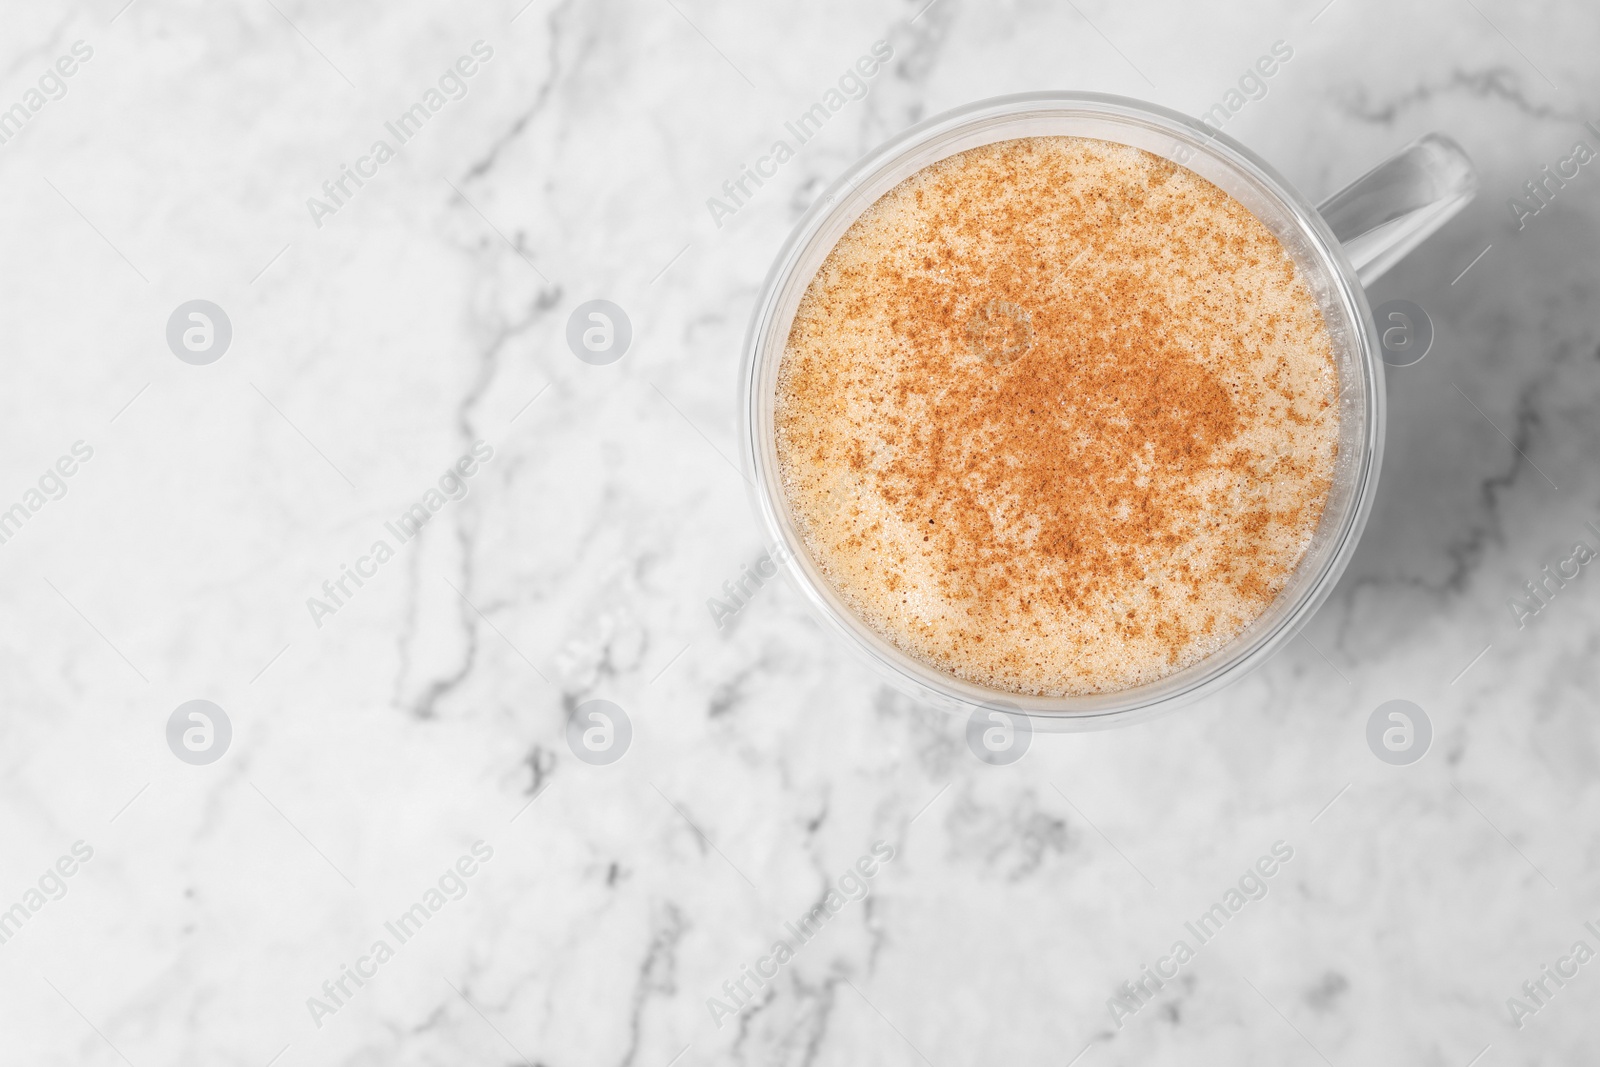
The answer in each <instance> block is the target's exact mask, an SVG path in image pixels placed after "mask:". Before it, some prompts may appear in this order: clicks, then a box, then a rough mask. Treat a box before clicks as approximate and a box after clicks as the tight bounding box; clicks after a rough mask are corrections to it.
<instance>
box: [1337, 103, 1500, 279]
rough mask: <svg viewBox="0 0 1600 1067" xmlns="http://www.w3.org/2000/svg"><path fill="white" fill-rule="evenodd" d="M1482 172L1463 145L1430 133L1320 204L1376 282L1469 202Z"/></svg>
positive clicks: (1354, 259)
mask: <svg viewBox="0 0 1600 1067" xmlns="http://www.w3.org/2000/svg"><path fill="white" fill-rule="evenodd" d="M1477 192H1478V174H1477V172H1476V171H1475V170H1473V169H1472V160H1471V159H1469V158H1467V153H1466V152H1465V151H1464V150H1463V149H1462V147H1461V146H1460V145H1458V144H1456V143H1455V142H1454V141H1452V140H1451V139H1450V138H1448V137H1446V136H1444V135H1443V134H1440V133H1428V134H1424V135H1423V136H1421V137H1418V138H1417V139H1416V140H1415V141H1412V142H1411V143H1410V144H1408V145H1406V146H1405V147H1404V148H1402V149H1401V150H1400V151H1399V153H1398V154H1396V155H1394V156H1391V157H1390V158H1388V159H1387V160H1385V161H1384V162H1382V163H1379V164H1378V165H1377V166H1376V167H1374V168H1372V169H1371V170H1369V171H1367V173H1365V174H1363V175H1362V176H1361V177H1359V178H1357V179H1356V180H1355V181H1353V182H1351V183H1350V184H1349V185H1347V186H1345V187H1344V188H1343V189H1341V190H1339V191H1338V192H1337V193H1334V194H1333V195H1332V196H1331V197H1329V198H1328V199H1327V200H1325V201H1323V202H1322V203H1321V204H1319V205H1318V206H1317V210H1318V211H1319V212H1320V213H1321V214H1322V217H1323V219H1324V220H1325V221H1326V222H1327V223H1328V227H1329V228H1330V229H1332V230H1333V235H1334V236H1335V237H1337V238H1338V239H1339V243H1340V244H1342V245H1343V246H1344V251H1345V254H1346V255H1347V256H1349V257H1350V262H1351V264H1352V265H1354V266H1355V268H1356V276H1357V277H1358V278H1360V279H1361V284H1362V285H1364V286H1365V285H1371V284H1372V283H1373V282H1374V281H1376V280H1377V279H1378V278H1379V276H1380V275H1382V274H1383V273H1384V272H1385V271H1387V270H1388V269H1389V268H1390V267H1392V266H1394V265H1395V264H1396V263H1398V262H1400V260H1401V258H1402V257H1403V256H1405V254H1406V253H1407V252H1410V251H1411V250H1412V249H1413V248H1415V247H1417V245H1419V244H1421V243H1422V242H1423V240H1424V239H1425V238H1427V236H1428V235H1429V234H1431V233H1433V231H1435V230H1437V229H1438V228H1439V227H1441V226H1443V225H1444V224H1445V223H1446V222H1448V221H1449V220H1450V218H1451V217H1452V216H1454V215H1455V213H1456V212H1458V211H1460V210H1461V209H1462V208H1464V207H1466V206H1467V204H1468V203H1469V202H1470V201H1471V200H1472V198H1473V196H1474V195H1476V194H1477Z"/></svg>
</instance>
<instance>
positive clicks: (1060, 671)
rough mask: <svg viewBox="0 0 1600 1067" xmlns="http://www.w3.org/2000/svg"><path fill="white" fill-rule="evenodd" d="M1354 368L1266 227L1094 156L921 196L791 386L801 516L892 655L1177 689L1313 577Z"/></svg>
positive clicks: (1049, 157) (783, 369)
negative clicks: (1296, 582) (1343, 389)
mask: <svg viewBox="0 0 1600 1067" xmlns="http://www.w3.org/2000/svg"><path fill="white" fill-rule="evenodd" d="M1337 387H1338V381H1337V374H1336V371H1335V368H1334V362H1333V352H1332V344H1331V342H1330V339H1329V337H1328V334H1327V330H1326V328H1325V326H1324V324H1323V321H1322V317H1321V313H1320V311H1319V309H1318V307H1317V304H1316V301H1315V299H1314V298H1313V296H1312V294H1311V292H1310V289H1309V288H1308V286H1307V285H1306V283H1305V280H1304V279H1303V278H1302V277H1301V275H1300V274H1299V272H1298V271H1297V269H1296V267H1295V264H1294V262H1293V260H1292V259H1291V258H1290V257H1289V255H1288V254H1287V253H1286V252H1285V250H1284V249H1283V247H1282V245H1281V244H1280V243H1279V242H1278V240H1277V239H1276V238H1275V237H1274V236H1273V235H1272V234H1271V232H1269V231H1268V230H1267V229H1266V227H1265V226H1264V225H1263V224H1262V223H1261V222H1260V221H1259V220H1257V219H1256V218H1254V217H1253V216H1252V215H1251V214H1250V213H1249V212H1248V211H1246V210H1245V208H1244V207H1243V206H1242V205H1240V204H1239V203H1238V202H1237V201H1235V200H1233V199H1232V198H1231V197H1229V196H1228V195H1227V194H1226V193H1224V192H1222V191H1221V190H1220V189H1218V188H1216V187H1215V186H1213V185H1211V184H1210V183H1208V182H1206V181H1205V180H1204V179H1202V178H1200V177H1199V176H1198V175H1195V174H1194V173H1192V172H1190V171H1188V170H1186V169H1184V168H1182V167H1180V166H1177V165H1176V164H1173V163H1170V162H1168V161H1166V160H1163V159H1160V158H1158V157H1156V156H1153V155H1150V154H1149V153H1145V152H1142V151H1140V150H1138V149H1134V148H1129V147H1126V146H1122V145H1114V144H1110V143H1107V142H1103V141H1094V140H1086V139H1078V138H1064V137H1048V138H1028V139H1024V140H1015V141H1005V142H1000V143H997V144H992V145H987V146H984V147H982V148H977V149H973V150H971V151H968V152H965V153H962V154H960V155H957V156H953V157H951V158H949V159H946V160H943V161H941V162H939V163H937V164H935V165H933V166H931V167H929V168H927V169H925V170H923V171H921V172H920V173H918V174H916V175H914V176H913V177H911V178H909V179H907V180H906V181H905V182H903V183H901V184H900V185H899V186H897V187H896V188H895V189H893V190H891V191H890V192H889V193H887V194H886V195H885V196H884V197H883V198H882V199H880V200H879V201H878V202H877V203H876V204H874V205H873V206H872V207H871V208H869V209H868V210H867V212H866V213H865V214H863V215H862V217H861V218H860V219H858V220H857V221H856V223H855V224H854V225H853V226H852V227H851V228H850V230H849V231H848V232H847V233H846V234H845V235H844V237H843V238H842V239H841V240H840V241H839V243H838V245H837V246H836V247H835V248H834V250H833V251H832V252H831V253H830V255H829V256H828V258H827V260H826V262H825V263H824V264H823V266H822V268H821V269H820V270H819V271H818V272H817V275H816V277H815V278H814V279H813V280H812V282H811V285H810V287H809V288H808V290H807V292H806V294H805V297H804V299H803V300H802V302H801V305H800V308H799V311H798V313H797V314H796V316H795V320H794V324H793V327H792V328H791V331H790V336H789V340H788V345H787V347H786V350H785V353H784V356H783V361H782V364H781V366H780V370H779V379H778V395H777V448H778V456H779V462H780V468H781V473H782V477H783V482H784V490H785V493H786V496H787V499H788V503H789V506H790V509H791V511H792V513H793V514H794V516H795V519H796V521H797V524H798V525H799V527H800V529H801V531H802V533H803V535H804V537H805V541H806V544H807V548H808V549H809V551H810V552H811V554H812V556H813V558H814V559H815V560H816V562H817V564H818V566H819V567H820V569H821V570H822V571H823V573H824V574H825V575H826V576H827V577H828V579H829V580H830V581H831V582H832V583H833V584H834V585H835V586H836V587H837V588H838V590H839V591H840V593H841V594H842V596H843V597H844V598H845V600H846V601H847V602H848V603H849V604H850V605H851V607H852V608H853V609H854V610H855V611H856V612H857V613H858V614H859V615H860V616H861V617H862V618H863V619H864V620H865V621H866V622H867V623H868V624H869V625H870V626H872V627H873V628H874V629H876V630H878V631H879V632H880V633H882V634H883V635H885V636H886V637H887V638H889V639H890V640H891V641H893V642H895V643H896V644H897V645H899V646H900V647H901V648H903V649H904V650H905V651H907V652H908V653H910V654H911V655H913V656H916V657H918V658H920V659H922V660H924V661H925V662H927V663H930V664H932V665H934V666H936V667H938V668H940V669H943V670H945V671H948V672H951V673H953V674H955V675H958V676H960V677H962V678H965V679H968V680H969V681H974V682H978V683H980V684H985V685H989V686H992V687H994V688H998V689H1004V690H1009V691H1013V692H1019V693H1031V694H1040V695H1068V694H1085V693H1095V692H1108V691H1113V690H1117V689H1123V688H1126V687H1129V686H1132V685H1137V684H1141V683H1145V682H1150V681H1154V680H1156V679H1159V678H1161V677H1163V676H1165V675H1167V674H1170V673H1172V672H1174V671H1177V670H1180V669H1182V668H1184V667H1186V666H1189V665H1190V664H1192V663H1195V662H1197V661H1198V660H1200V659H1202V658H1203V657H1205V656H1206V655H1208V654H1210V653H1211V652H1214V651H1216V650H1217V649H1219V648H1221V647H1222V646H1223V645H1225V644H1226V643H1227V642H1228V641H1229V640H1231V639H1232V638H1233V637H1235V636H1236V635H1237V634H1238V633H1239V632H1240V631H1241V630H1243V629H1244V627H1245V626H1247V625H1248V624H1249V623H1250V621H1251V620H1252V619H1254V618H1255V617H1256V616H1258V615H1259V614H1260V613H1261V611H1262V610H1264V609H1265V608H1266V606H1267V605H1268V604H1270V603H1271V601H1272V600H1273V598H1274V597H1275V596H1276V595H1277V593H1278V592H1279V591H1280V590H1281V589H1282V588H1283V587H1284V585H1285V583H1286V582H1287V580H1288V578H1289V576H1290V575H1291V574H1292V573H1293V571H1294V568H1295V567H1296V565H1297V564H1298V563H1299V561H1300V558H1301V556H1302V555H1303V554H1304V552H1305V549H1306V546H1307V544H1308V543H1309V541H1310V538H1311V535H1312V533H1313V531H1314V530H1315V528H1316V525H1317V522H1318V520H1319V519H1320V517H1321V514H1322V509H1323V504H1324V502H1325V500H1326V498H1327V494H1328V489H1329V487H1330V485H1331V484H1332V474H1333V465H1334V460H1335V456H1336V451H1337V438H1338V406H1337V403H1336V399H1337Z"/></svg>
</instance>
